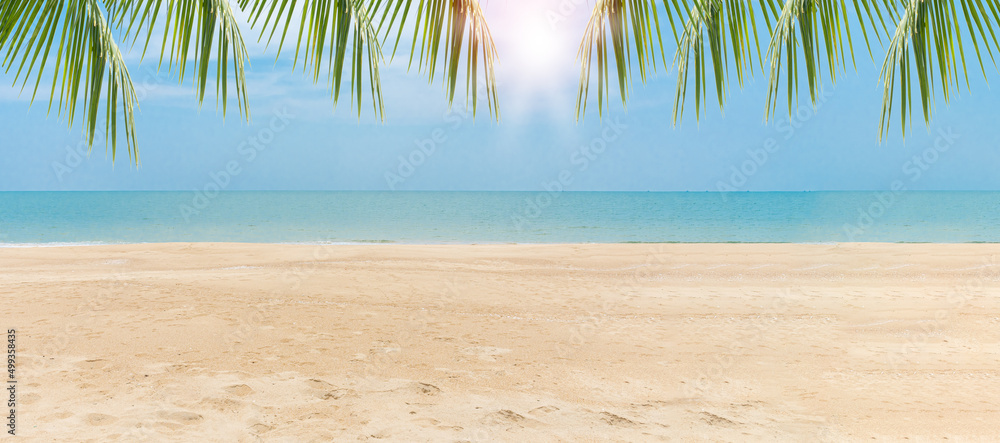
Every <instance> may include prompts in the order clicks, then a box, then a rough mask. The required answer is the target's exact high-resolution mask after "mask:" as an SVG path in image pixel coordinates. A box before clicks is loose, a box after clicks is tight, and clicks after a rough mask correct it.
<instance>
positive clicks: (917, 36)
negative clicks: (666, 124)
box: [577, 0, 1000, 140]
mask: <svg viewBox="0 0 1000 443" xmlns="http://www.w3.org/2000/svg"><path fill="white" fill-rule="evenodd" d="M658 8H659V9H660V10H661V11H665V12H666V16H667V18H668V22H669V24H670V31H671V33H672V34H673V35H674V40H675V42H676V44H677V49H676V52H675V53H674V57H673V65H672V66H673V68H675V69H677V87H676V92H675V100H674V109H673V120H674V124H676V123H677V121H679V120H680V119H681V118H682V116H683V113H684V107H685V103H686V99H687V96H688V78H689V74H690V75H693V76H694V94H693V95H694V102H695V112H696V118H699V119H700V115H701V111H702V109H703V107H704V106H705V104H706V103H707V100H706V95H707V92H708V89H709V88H710V86H709V82H708V72H709V65H711V74H712V77H713V79H712V80H713V82H714V86H715V88H714V89H715V94H716V97H717V101H718V103H719V106H720V109H722V108H723V107H724V104H725V96H726V93H727V86H728V81H729V80H730V79H729V76H730V75H731V74H732V72H731V71H730V67H732V68H733V69H734V70H735V78H736V80H737V82H738V84H739V87H740V88H742V87H743V84H744V80H745V79H747V78H748V76H752V75H753V73H754V70H755V67H754V59H756V60H757V68H760V70H761V71H762V72H766V73H767V75H768V83H767V84H768V94H767V103H766V108H765V114H764V116H765V120H767V119H770V118H771V117H773V116H774V113H775V109H776V107H777V103H778V100H780V98H779V96H780V95H782V89H784V95H785V99H786V105H787V109H788V112H789V113H791V112H792V109H793V103H794V102H795V101H796V100H797V99H798V94H799V81H800V78H804V79H805V82H806V84H807V87H808V90H809V96H810V99H811V101H812V102H813V103H814V104H815V102H816V99H817V95H818V93H819V92H820V91H821V90H822V87H823V75H824V71H826V74H827V75H829V77H830V81H831V82H834V83H835V82H836V80H837V75H838V72H840V71H842V70H844V69H846V67H847V60H848V58H850V61H851V66H852V67H854V66H856V65H855V64H856V59H855V50H854V43H855V38H856V36H857V35H858V32H857V30H859V29H860V37H861V39H859V41H860V40H863V41H864V44H865V47H866V48H867V51H868V55H869V58H871V59H872V61H873V62H874V61H876V58H875V55H874V52H873V51H874V50H873V43H877V44H878V45H877V46H882V47H886V53H885V56H884V58H883V60H882V68H881V73H880V77H879V80H880V81H881V82H882V84H883V88H884V89H883V98H882V113H881V123H880V129H879V134H878V138H879V140H881V139H882V138H883V137H884V136H885V135H886V133H887V131H888V130H889V127H890V117H891V116H892V112H893V107H894V103H898V112H899V114H900V118H899V120H900V127H901V130H902V132H903V135H904V136H905V133H906V129H907V128H908V127H909V126H908V123H909V122H910V121H911V120H912V115H913V112H912V107H913V102H914V100H913V92H914V91H913V89H914V85H916V87H917V88H918V89H919V93H920V97H919V98H920V106H921V110H922V111H923V116H924V121H925V123H927V124H929V122H930V119H931V114H932V109H933V104H934V95H935V92H936V91H935V90H936V89H937V90H939V91H940V93H941V94H942V96H943V97H944V100H945V103H946V104H947V103H948V102H949V101H950V98H951V96H952V90H953V88H954V91H960V89H961V84H962V82H963V81H964V82H965V85H966V88H968V87H969V80H968V67H967V62H966V55H965V49H964V48H965V42H966V40H971V41H972V47H973V49H974V50H975V54H976V59H977V61H978V62H979V68H980V71H981V73H982V75H983V77H984V78H986V77H987V75H986V62H985V61H984V57H983V55H982V52H983V51H982V47H985V50H986V51H985V52H986V53H987V55H988V56H989V62H990V63H991V64H993V65H994V69H996V63H995V59H994V55H993V51H994V50H998V51H1000V44H998V41H997V38H996V28H997V27H998V25H1000V0H850V1H848V0H786V1H783V2H782V1H779V0H758V1H756V2H754V1H746V0H744V1H737V0H662V2H661V4H657V2H655V1H652V0H602V1H598V2H597V4H596V5H595V8H594V11H593V13H592V15H591V19H590V22H589V23H588V25H587V28H586V31H585V33H584V37H583V40H582V42H581V45H580V61H581V75H580V89H579V94H578V103H577V115H578V118H579V117H580V116H582V115H583V114H584V113H585V111H586V102H587V98H588V92H589V87H590V83H591V79H590V73H591V68H592V67H593V69H596V70H597V72H598V76H597V77H598V78H597V101H598V103H597V104H598V111H599V113H601V112H603V109H604V107H605V106H607V105H608V100H607V98H608V97H607V96H606V94H609V93H610V89H609V88H608V87H607V82H608V79H609V72H608V66H609V64H610V63H608V60H609V59H610V58H609V52H610V53H613V55H614V60H615V69H616V71H617V72H616V74H617V76H618V83H619V94H620V95H621V98H622V102H623V104H624V103H625V102H626V101H627V91H628V86H629V84H628V83H629V79H630V78H631V76H632V75H633V73H632V66H631V65H632V63H631V61H632V59H633V58H634V59H635V61H636V65H637V66H636V68H637V71H638V73H639V76H640V79H641V80H642V81H643V82H645V79H646V77H647V75H648V72H651V71H655V70H656V67H655V60H656V58H657V57H656V56H657V55H659V56H660V58H661V59H664V58H666V54H665V53H664V47H663V45H662V43H660V38H661V37H660V35H661V31H660V23H659V19H658V16H657V14H656V11H657V9H658ZM758 14H759V16H760V17H762V18H763V22H764V25H766V29H767V31H768V32H769V33H770V34H771V39H770V42H769V43H768V45H767V49H766V51H762V50H761V45H760V38H759V35H758V34H759V32H761V31H763V27H761V26H760V23H759V21H758V20H757V17H758ZM893 26H894V28H893ZM628 32H632V34H633V35H632V36H627V35H622V34H625V33H628ZM609 36H610V44H609V38H608V37H609ZM873 37H874V40H875V42H873V41H872V40H873ZM883 37H884V39H883ZM654 38H655V39H656V40H655V42H656V43H657V44H653V42H654ZM633 47H634V49H633ZM657 51H658V52H659V54H656V52H657ZM595 55H596V62H595V60H594V58H595V57H594V56H595ZM762 55H763V59H764V61H766V65H767V66H766V67H765V65H764V63H762V61H761V59H762ZM824 64H825V65H826V66H823V65H824ZM664 68H667V66H666V64H664ZM914 77H915V80H916V81H914ZM782 83H784V84H783V85H782ZM935 85H937V86H935ZM782 86H783V87H782ZM897 94H898V98H897V97H896V96H897Z"/></svg>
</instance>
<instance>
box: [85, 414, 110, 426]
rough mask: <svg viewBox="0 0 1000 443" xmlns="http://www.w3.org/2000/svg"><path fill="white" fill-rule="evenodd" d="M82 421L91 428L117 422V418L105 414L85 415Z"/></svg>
mask: <svg viewBox="0 0 1000 443" xmlns="http://www.w3.org/2000/svg"><path fill="white" fill-rule="evenodd" d="M83 421H85V422H87V424H88V425H91V426H104V425H109V424H111V423H114V422H116V421H118V418H117V417H112V416H110V415H107V414H87V416H86V417H84V418H83Z"/></svg>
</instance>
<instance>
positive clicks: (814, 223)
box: [0, 191, 1000, 247]
mask: <svg viewBox="0 0 1000 443" xmlns="http://www.w3.org/2000/svg"><path fill="white" fill-rule="evenodd" d="M847 241H858V242H918V243H919V242H932V243H971V242H1000V192H944V191H942V192H916V191H900V192H892V191H884V192H740V193H715V192H690V193H688V192H545V191H542V192H306V191H289V192H282V191H275V192H256V191H253V192H221V193H217V194H205V193H200V192H199V193H195V192H193V191H191V192H0V247H18V246H47V245H65V244H118V243H153V242H252V243H317V244H319V243H347V244H352V243H365V244H369V243H403V244H405V243H419V244H468V243H646V242H648V243H659V242H664V243H666V242H681V243H700V242H708V243H721V242H765V243H825V242H847Z"/></svg>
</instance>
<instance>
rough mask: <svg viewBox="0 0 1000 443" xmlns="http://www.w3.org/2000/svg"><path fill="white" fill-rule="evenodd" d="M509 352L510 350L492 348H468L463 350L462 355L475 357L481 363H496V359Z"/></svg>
mask: <svg viewBox="0 0 1000 443" xmlns="http://www.w3.org/2000/svg"><path fill="white" fill-rule="evenodd" d="M508 352H510V349H505V348H497V347H493V346H472V347H469V348H463V349H462V353H463V354H465V355H475V356H477V357H479V359H480V360H483V361H497V359H496V357H497V356H499V355H503V354H506V353H508Z"/></svg>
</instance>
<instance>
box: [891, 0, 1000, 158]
mask: <svg viewBox="0 0 1000 443" xmlns="http://www.w3.org/2000/svg"><path fill="white" fill-rule="evenodd" d="M956 3H958V4H960V9H961V13H962V16H961V19H960V16H959V15H958V14H959V12H958V9H959V8H956V6H955V4H956ZM987 8H988V9H987ZM998 11H1000V1H997V0H911V1H910V2H909V4H907V5H906V9H905V10H904V12H903V14H902V17H901V18H900V19H899V25H898V26H897V27H896V33H895V35H893V37H892V41H891V42H890V44H889V50H888V52H887V54H886V57H885V62H884V64H883V65H882V73H881V80H882V82H883V84H884V91H883V96H882V117H881V124H880V130H879V139H880V140H881V138H882V137H883V136H884V135H885V133H886V132H888V130H889V123H890V122H889V119H890V117H891V115H892V104H893V103H892V102H893V100H894V95H895V94H896V84H897V83H896V82H897V81H898V82H899V84H898V87H899V91H898V93H899V114H900V125H901V127H902V129H903V134H904V135H905V134H906V128H907V122H908V121H909V120H911V119H912V115H913V112H912V106H913V92H912V90H913V86H914V82H913V78H912V77H913V75H914V74H916V77H917V79H916V80H917V81H916V83H917V87H918V88H919V89H920V105H921V108H922V110H923V115H924V122H925V123H926V124H929V123H930V118H931V108H932V107H933V102H934V89H935V83H937V84H939V85H940V89H941V92H942V96H943V97H944V101H945V104H947V103H948V102H949V101H950V99H951V89H952V88H955V90H956V91H959V90H960V88H961V83H962V80H963V79H964V81H965V84H966V87H968V86H969V74H968V69H967V67H966V61H965V50H964V47H963V42H962V34H963V30H962V28H961V27H960V26H959V25H960V24H962V23H963V22H962V21H960V20H964V24H965V25H966V28H967V30H966V31H967V32H968V35H969V37H971V39H972V45H973V48H975V51H976V58H977V59H978V61H979V67H980V71H981V72H982V74H983V77H984V78H985V77H986V65H985V62H984V61H983V57H982V54H981V51H980V43H979V40H980V39H982V40H983V46H985V47H986V51H987V53H988V54H989V57H990V61H991V63H993V65H994V68H995V67H996V61H995V60H994V58H993V51H994V50H998V51H1000V44H998V43H997V38H996V34H995V32H994V27H995V26H998V25H1000V14H998ZM911 48H912V57H911V54H910V49H911ZM959 66H961V68H959ZM897 69H898V71H897ZM935 71H936V72H937V75H938V76H939V77H940V78H939V79H935Z"/></svg>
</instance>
